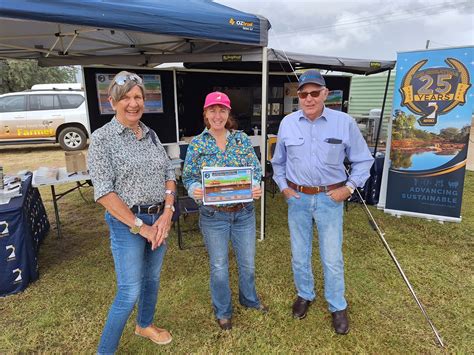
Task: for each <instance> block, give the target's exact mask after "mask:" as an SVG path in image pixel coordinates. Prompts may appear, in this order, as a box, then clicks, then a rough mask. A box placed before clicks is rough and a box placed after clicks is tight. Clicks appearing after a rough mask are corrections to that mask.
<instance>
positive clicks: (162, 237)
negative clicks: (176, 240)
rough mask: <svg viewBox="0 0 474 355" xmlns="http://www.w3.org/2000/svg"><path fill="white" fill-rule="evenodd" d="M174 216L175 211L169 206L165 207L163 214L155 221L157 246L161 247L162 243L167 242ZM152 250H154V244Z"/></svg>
mask: <svg viewBox="0 0 474 355" xmlns="http://www.w3.org/2000/svg"><path fill="white" fill-rule="evenodd" d="M172 217H173V211H171V209H169V208H165V210H164V212H163V214H162V215H161V216H160V217H159V218H158V219H157V221H156V222H155V223H153V227H154V228H155V230H156V235H155V243H156V247H159V246H160V245H161V244H162V243H166V238H168V234H169V232H170V229H171V218H172ZM152 250H154V248H153V246H152Z"/></svg>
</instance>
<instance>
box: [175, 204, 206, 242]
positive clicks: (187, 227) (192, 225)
mask: <svg viewBox="0 0 474 355" xmlns="http://www.w3.org/2000/svg"><path fill="white" fill-rule="evenodd" d="M175 208H176V213H177V218H176V226H177V229H178V246H179V249H181V250H183V249H185V247H184V234H197V235H198V236H201V233H200V232H199V222H198V221H199V207H198V205H197V204H196V202H195V201H194V200H193V199H192V198H191V197H189V196H178V197H177V199H176V203H175ZM193 216H194V217H193ZM194 246H202V244H200V245H194Z"/></svg>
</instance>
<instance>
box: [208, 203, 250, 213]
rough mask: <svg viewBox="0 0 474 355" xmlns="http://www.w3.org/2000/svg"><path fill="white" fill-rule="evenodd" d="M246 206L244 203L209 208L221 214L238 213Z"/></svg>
mask: <svg viewBox="0 0 474 355" xmlns="http://www.w3.org/2000/svg"><path fill="white" fill-rule="evenodd" d="M244 206H245V205H244V204H243V203H239V204H237V205H234V206H209V207H211V208H212V209H213V210H216V211H220V212H238V211H240V210H241V209H242V208H244Z"/></svg>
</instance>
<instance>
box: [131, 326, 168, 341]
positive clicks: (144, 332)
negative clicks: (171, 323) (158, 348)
mask: <svg viewBox="0 0 474 355" xmlns="http://www.w3.org/2000/svg"><path fill="white" fill-rule="evenodd" d="M135 335H138V336H141V337H144V338H148V339H150V340H151V341H152V342H154V343H156V344H160V345H165V344H169V343H171V340H172V339H173V338H172V337H171V334H170V333H169V332H168V331H167V330H166V329H161V328H158V327H157V326H155V325H153V324H152V325H150V326H149V327H146V328H142V327H139V326H138V325H137V326H136V327H135Z"/></svg>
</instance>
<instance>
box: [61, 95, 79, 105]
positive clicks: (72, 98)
mask: <svg viewBox="0 0 474 355" xmlns="http://www.w3.org/2000/svg"><path fill="white" fill-rule="evenodd" d="M59 102H60V103H61V107H62V108H78V107H79V106H81V104H82V103H83V102H84V97H83V96H82V95H71V94H67V95H64V94H60V95H59Z"/></svg>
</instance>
